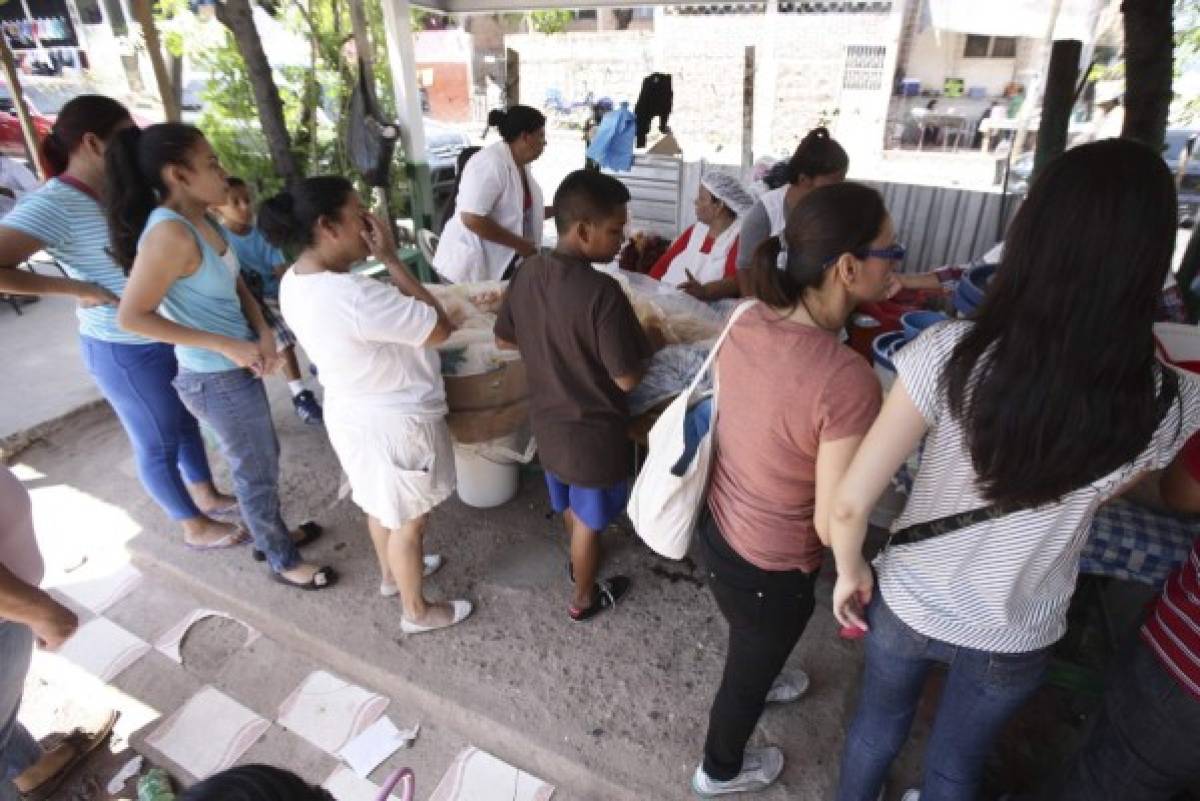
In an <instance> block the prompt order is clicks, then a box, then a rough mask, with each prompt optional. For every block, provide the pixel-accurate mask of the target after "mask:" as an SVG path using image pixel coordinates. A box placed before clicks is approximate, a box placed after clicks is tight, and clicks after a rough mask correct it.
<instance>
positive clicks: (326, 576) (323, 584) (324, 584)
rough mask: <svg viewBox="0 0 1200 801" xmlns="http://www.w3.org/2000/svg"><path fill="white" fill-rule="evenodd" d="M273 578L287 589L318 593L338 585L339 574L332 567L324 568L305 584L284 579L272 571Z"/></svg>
mask: <svg viewBox="0 0 1200 801" xmlns="http://www.w3.org/2000/svg"><path fill="white" fill-rule="evenodd" d="M271 578H272V579H273V580H274V581H277V582H279V583H280V584H283V585H285V586H287V587H294V588H296V589H298V590H307V591H309V592H316V591H317V590H327V589H329V588H330V587H332V586H333V585H334V584H337V580H338V574H337V572H336V571H335V570H334V569H333V568H332V567H323V568H321V569H320V570H318V571H317V572H316V573H313V577H312V578H310V579H309V580H308V581H306V582H304V583H303V584H301V583H299V582H296V581H292V580H291V579H288V578H284V577H283V576H282V575H281V574H279V573H276V572H275V571H271Z"/></svg>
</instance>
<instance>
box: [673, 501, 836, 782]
mask: <svg viewBox="0 0 1200 801" xmlns="http://www.w3.org/2000/svg"><path fill="white" fill-rule="evenodd" d="M697 539H698V540H699V543H700V554H701V558H702V559H703V561H704V565H705V567H706V568H707V570H706V573H707V576H708V586H709V589H711V590H712V594H713V597H714V598H715V599H716V601H717V607H718V608H719V609H720V610H721V615H722V616H723V617H724V618H725V622H726V623H728V624H729V646H728V648H727V649H726V652H725V670H724V673H723V674H722V676H721V686H720V687H719V688H718V689H717V695H716V697H715V698H714V699H713V703H712V709H711V710H710V711H709V716H708V735H707V736H706V737H705V741H704V772H705V773H706V774H708V776H709V778H712V779H716V780H717V781H728V780H730V779H732V778H734V777H735V776H737V775H738V773H740V772H741V770H742V755H743V754H744V752H745V750H746V743H747V742H749V740H750V735H752V734H753V733H754V728H755V726H757V725H758V719H759V717H761V716H762V712H763V707H764V706H765V705H766V700H767V693H769V692H770V691H771V685H772V684H773V683H774V681H775V679H776V677H778V676H779V673H780V671H782V670H783V666H784V665H785V664H787V660H788V657H789V656H791V654H792V650H793V649H794V648H795V647H796V643H797V642H799V640H800V635H801V634H803V633H804V629H805V627H806V626H807V625H808V620H809V618H811V617H812V613H813V606H814V605H815V599H814V594H813V592H814V589H815V587H816V580H817V574H816V572H812V573H804V572H802V571H800V570H780V571H769V570H762V569H760V568H758V567H756V566H755V565H752V564H750V563H749V562H747V561H746V560H744V559H742V558H741V557H740V556H739V555H738V554H737V553H736V552H735V551H734V550H733V549H732V548H731V547H730V546H729V544H728V542H726V541H725V538H724V535H723V534H722V533H721V531H720V528H719V527H718V526H717V524H716V521H714V520H713V518H712V515H711V514H707V513H706V514H705V515H704V516H703V518H702V519H701V522H700V531H699V536H698V538H697Z"/></svg>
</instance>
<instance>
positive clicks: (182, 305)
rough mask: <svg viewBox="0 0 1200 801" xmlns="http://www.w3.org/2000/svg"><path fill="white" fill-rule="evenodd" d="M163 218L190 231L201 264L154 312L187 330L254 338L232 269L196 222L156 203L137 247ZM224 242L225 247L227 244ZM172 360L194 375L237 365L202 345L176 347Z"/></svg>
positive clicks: (179, 281) (234, 271)
mask: <svg viewBox="0 0 1200 801" xmlns="http://www.w3.org/2000/svg"><path fill="white" fill-rule="evenodd" d="M167 220H175V221H177V222H181V223H183V224H184V225H186V226H187V227H188V229H189V230H190V231H191V232H192V235H193V236H194V237H195V238H196V244H197V246H199V248H200V267H199V268H197V270H196V272H194V273H192V274H191V275H189V276H187V277H186V278H180V279H179V280H178V281H176V282H175V283H173V284H171V287H170V288H169V289H168V290H167V294H166V296H165V297H163V301H162V305H161V306H160V307H159V310H160V311H161V312H162V313H163V315H164V316H165V317H167V318H168V319H170V320H172V321H174V322H176V323H178V324H179V325H185V326H187V327H188V328H195V329H197V330H199V331H207V332H209V333H210V334H220V335H222V336H227V337H231V338H233V339H244V340H247V341H253V339H254V337H253V335H252V332H251V330H250V324H249V323H248V322H247V321H246V315H245V314H243V313H242V303H241V300H240V299H239V298H238V294H237V274H238V271H237V269H236V268H234V269H231V268H230V267H229V265H228V264H227V263H226V262H225V260H224V259H223V258H222V257H221V254H219V253H217V251H216V250H214V249H213V247H212V246H211V245H209V244H208V241H207V240H206V239H205V238H204V237H203V236H201V234H200V232H199V231H198V230H197V229H196V226H194V225H192V223H191V222H190V221H189V220H188V219H187V218H186V217H184V216H183V215H182V214H179V213H177V212H174V211H172V210H170V209H168V208H164V207H162V206H159V207H158V208H157V209H155V210H154V211H153V212H151V214H150V219H148V220H147V221H146V228H145V230H144V231H142V236H141V239H140V240H139V243H138V244H139V246H140V244H141V242H143V241H145V239H146V234H148V233H150V229H152V228H153V227H154V226H156V225H158V224H159V223H161V222H165V221H167ZM213 229H214V230H216V231H217V232H218V233H220V229H219V228H217V227H216V226H215V225H214V226H213ZM222 238H223V235H222ZM226 244H227V246H228V243H226ZM175 358H177V359H178V360H179V366H180V368H181V369H183V370H188V371H190V372H193V373H217V372H221V371H223V370H235V369H237V365H236V364H234V363H233V362H231V361H230V360H229V359H228V358H226V357H225V356H223V355H221V354H220V353H218V352H216V351H215V350H208V349H207V348H195V347H190V346H186V345H176V346H175Z"/></svg>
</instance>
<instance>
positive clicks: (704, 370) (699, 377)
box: [687, 300, 758, 397]
mask: <svg viewBox="0 0 1200 801" xmlns="http://www.w3.org/2000/svg"><path fill="white" fill-rule="evenodd" d="M757 303H758V301H757V300H751V301H748V302H746V303H743V304H742V305H740V306H738V307H737V308H736V309H734V310H733V314H731V315H729V322H727V323H726V324H725V329H724V330H723V331H721V335H720V336H719V337H717V341H716V342H714V343H713V346H712V350H710V351H709V352H708V356H706V357H705V358H704V364H702V365H700V370H699V371H697V373H696V377H695V378H693V379H692V383H691V384H690V385H689V386H688V388H687V394H688V397H691V395H692V393H694V392H695V391H696V387H698V386H700V382H701V381H703V380H704V376H705V375H707V374H708V371H709V370H711V369H712V366H713V362H714V361H716V359H717V352H718V351H720V350H721V346H722V345H724V344H725V338H726V337H728V336H729V332H730V331H732V330H733V324H734V323H736V322H737V321H738V318H740V317H741V316H742V315H743V314H745V313H746V311H747V310H748V309H750V307H751V306H754V305H755V304H757Z"/></svg>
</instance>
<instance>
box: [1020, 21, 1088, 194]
mask: <svg viewBox="0 0 1200 801" xmlns="http://www.w3.org/2000/svg"><path fill="white" fill-rule="evenodd" d="M1082 54H1083V43H1082V42H1080V41H1079V40H1078V39H1063V40H1062V41H1058V42H1055V43H1054V45H1053V46H1052V47H1051V49H1050V69H1049V71H1048V72H1047V74H1046V94H1045V95H1044V98H1045V99H1044V100H1043V101H1042V124H1041V125H1040V126H1039V127H1038V137H1037V151H1036V154H1035V155H1034V162H1033V177H1035V178H1036V177H1037V174H1038V172H1040V171H1041V169H1042V166H1043V165H1045V164H1046V163H1047V162H1048V161H1050V160H1051V159H1053V158H1054V157H1055V156H1057V155H1058V154H1060V153H1062V152H1063V151H1064V150H1066V149H1067V130H1068V128H1069V127H1070V125H1071V106H1072V105H1073V104H1074V103H1075V79H1076V78H1077V77H1078V76H1079V58H1080V56H1081V55H1082ZM1026 102H1028V101H1026Z"/></svg>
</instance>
